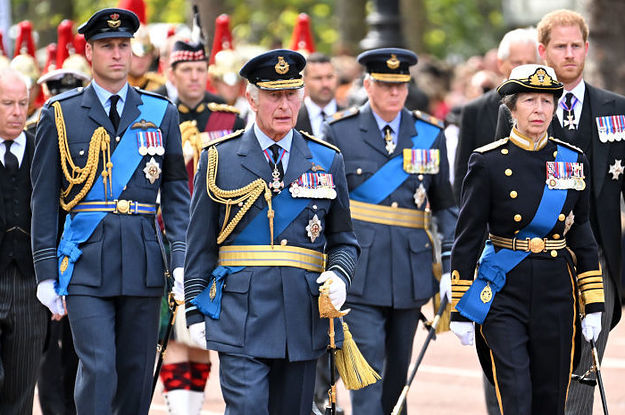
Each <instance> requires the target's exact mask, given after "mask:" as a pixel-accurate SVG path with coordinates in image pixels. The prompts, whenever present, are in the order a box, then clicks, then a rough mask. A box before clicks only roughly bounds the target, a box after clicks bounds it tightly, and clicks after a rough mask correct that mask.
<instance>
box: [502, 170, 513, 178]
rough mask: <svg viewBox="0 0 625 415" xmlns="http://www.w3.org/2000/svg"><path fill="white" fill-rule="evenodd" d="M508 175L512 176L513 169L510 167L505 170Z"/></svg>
mask: <svg viewBox="0 0 625 415" xmlns="http://www.w3.org/2000/svg"><path fill="white" fill-rule="evenodd" d="M504 173H505V175H506V176H512V170H510V169H506V171H505V172H504Z"/></svg>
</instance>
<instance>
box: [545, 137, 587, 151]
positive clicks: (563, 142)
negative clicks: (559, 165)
mask: <svg viewBox="0 0 625 415" xmlns="http://www.w3.org/2000/svg"><path fill="white" fill-rule="evenodd" d="M549 139H550V140H551V141H553V142H554V143H558V144H560V145H563V146H564V147H566V148H570V149H571V150H574V151H577V152H578V153H583V151H582V149H581V148H579V147H575V146H574V145H573V144H571V143H567V142H565V141H562V140H558V139H557V138H555V137H549Z"/></svg>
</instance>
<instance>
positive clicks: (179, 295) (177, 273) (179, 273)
mask: <svg viewBox="0 0 625 415" xmlns="http://www.w3.org/2000/svg"><path fill="white" fill-rule="evenodd" d="M173 274H174V286H173V287H172V288H171V292H173V293H174V299H175V300H176V301H184V268H182V267H178V268H174V272H173Z"/></svg>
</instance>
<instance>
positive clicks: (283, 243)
mask: <svg viewBox="0 0 625 415" xmlns="http://www.w3.org/2000/svg"><path fill="white" fill-rule="evenodd" d="M287 243H288V241H287V240H286V239H283V240H281V241H280V245H282V246H286V244H287Z"/></svg>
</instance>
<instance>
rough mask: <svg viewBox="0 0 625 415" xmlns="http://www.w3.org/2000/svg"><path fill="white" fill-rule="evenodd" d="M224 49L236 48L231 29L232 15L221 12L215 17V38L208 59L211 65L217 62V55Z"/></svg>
mask: <svg viewBox="0 0 625 415" xmlns="http://www.w3.org/2000/svg"><path fill="white" fill-rule="evenodd" d="M222 50H234V44H233V42H232V32H231V31H230V16H228V15H227V14H220V15H219V16H217V18H216V19H215V38H214V39H213V48H212V49H211V55H210V59H209V60H208V63H209V65H212V64H214V63H215V56H216V55H217V54H218V53H219V52H221V51H222Z"/></svg>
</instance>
